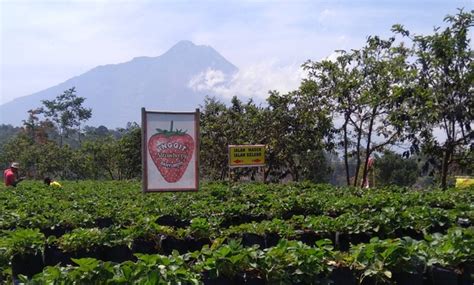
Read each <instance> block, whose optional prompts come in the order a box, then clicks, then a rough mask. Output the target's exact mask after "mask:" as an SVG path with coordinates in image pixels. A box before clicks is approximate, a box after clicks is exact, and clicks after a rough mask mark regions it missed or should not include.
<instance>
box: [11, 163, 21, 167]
mask: <svg viewBox="0 0 474 285" xmlns="http://www.w3.org/2000/svg"><path fill="white" fill-rule="evenodd" d="M10 167H12V168H20V164H19V163H18V162H12V164H11V165H10Z"/></svg>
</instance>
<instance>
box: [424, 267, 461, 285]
mask: <svg viewBox="0 0 474 285" xmlns="http://www.w3.org/2000/svg"><path fill="white" fill-rule="evenodd" d="M430 277H431V284H433V285H452V284H458V275H457V274H456V272H454V270H452V269H448V268H444V267H441V266H433V267H432V268H431V274H430Z"/></svg>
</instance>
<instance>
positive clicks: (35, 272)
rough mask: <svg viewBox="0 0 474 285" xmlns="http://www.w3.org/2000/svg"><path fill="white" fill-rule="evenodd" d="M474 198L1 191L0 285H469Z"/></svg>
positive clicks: (111, 189)
mask: <svg viewBox="0 0 474 285" xmlns="http://www.w3.org/2000/svg"><path fill="white" fill-rule="evenodd" d="M473 197H474V188H468V189H462V190H461V189H449V190H447V191H441V190H436V189H429V190H428V189H427V190H423V191H420V190H417V191H414V190H410V189H406V188H398V187H389V188H383V189H357V188H337V187H333V186H329V185H316V184H310V183H298V184H288V185H271V184H270V185H264V184H240V185H233V186H228V185H225V184H221V183H207V184H204V185H202V186H201V189H200V191H199V192H197V193H159V194H158V193H155V194H147V195H144V194H142V193H141V192H140V185H139V183H138V182H97V181H82V182H65V183H64V187H63V189H51V188H47V187H44V186H43V185H41V184H40V183H35V182H28V183H24V184H22V185H20V186H19V187H17V188H15V189H12V188H0V212H1V213H2V214H1V216H0V281H1V282H3V283H8V282H10V280H12V279H15V280H18V281H19V282H23V283H27V284H73V283H74V284H104V283H107V284H177V283H178V282H180V283H181V284H358V283H361V284H472V280H473V279H472V274H473V268H474V266H473V265H474V253H473V249H474V227H473V226H472V224H471V222H472V220H473V217H474V203H473V201H474V200H473Z"/></svg>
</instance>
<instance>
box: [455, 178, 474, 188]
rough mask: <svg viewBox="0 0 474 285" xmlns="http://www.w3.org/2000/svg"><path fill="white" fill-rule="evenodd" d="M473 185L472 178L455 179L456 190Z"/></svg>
mask: <svg viewBox="0 0 474 285" xmlns="http://www.w3.org/2000/svg"><path fill="white" fill-rule="evenodd" d="M471 185H474V178H472V177H468V176H457V177H456V188H465V187H469V186H471Z"/></svg>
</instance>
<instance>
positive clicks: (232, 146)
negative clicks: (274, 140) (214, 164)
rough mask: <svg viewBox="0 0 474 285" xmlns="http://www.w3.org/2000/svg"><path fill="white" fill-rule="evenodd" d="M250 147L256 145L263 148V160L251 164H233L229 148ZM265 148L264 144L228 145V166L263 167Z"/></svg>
mask: <svg viewBox="0 0 474 285" xmlns="http://www.w3.org/2000/svg"><path fill="white" fill-rule="evenodd" d="M250 147H258V148H263V161H262V163H253V164H233V163H232V157H231V149H233V148H250ZM265 148H266V145H264V144H244V145H234V144H231V145H228V147H227V149H228V160H229V162H228V163H229V168H238V167H264V166H265V165H266V164H265Z"/></svg>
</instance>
